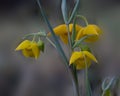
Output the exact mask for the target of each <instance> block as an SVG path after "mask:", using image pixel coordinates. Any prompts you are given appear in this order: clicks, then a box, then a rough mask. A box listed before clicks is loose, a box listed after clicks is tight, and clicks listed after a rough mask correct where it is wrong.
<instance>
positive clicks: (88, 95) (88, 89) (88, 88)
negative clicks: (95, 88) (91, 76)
mask: <svg viewBox="0 0 120 96" xmlns="http://www.w3.org/2000/svg"><path fill="white" fill-rule="evenodd" d="M83 56H84V61H85V84H86V93H87V95H86V96H91V93H90V86H89V80H88V65H87V60H86V57H85V55H84V54H83Z"/></svg>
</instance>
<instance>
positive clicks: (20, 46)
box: [15, 40, 31, 51]
mask: <svg viewBox="0 0 120 96" xmlns="http://www.w3.org/2000/svg"><path fill="white" fill-rule="evenodd" d="M30 43H31V42H30V41H29V40H25V41H23V42H22V43H20V45H18V47H17V48H16V49H15V50H16V51H18V50H22V49H25V48H27V47H28V46H30Z"/></svg>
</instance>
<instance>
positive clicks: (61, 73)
mask: <svg viewBox="0 0 120 96" xmlns="http://www.w3.org/2000/svg"><path fill="white" fill-rule="evenodd" d="M41 1H42V6H43V8H44V10H45V11H46V14H47V16H48V18H49V20H50V22H51V24H52V26H53V27H54V26H57V25H58V24H62V23H63V19H62V15H61V10H60V4H61V0H41ZM73 6H74V0H68V7H69V10H72V8H73ZM79 13H80V14H81V15H84V16H85V17H87V19H88V21H89V23H94V24H97V25H99V26H100V27H101V29H102V30H103V34H102V36H101V38H100V40H99V41H98V42H96V43H92V44H91V45H90V47H91V48H92V49H93V53H94V54H95V56H96V57H97V59H98V61H99V64H98V65H96V64H93V65H92V66H91V68H90V69H89V75H90V80H91V85H92V90H93V95H94V96H98V95H99V93H100V92H101V82H102V80H103V79H104V78H105V77H107V76H119V73H120V71H119V69H120V64H119V63H120V59H119V58H120V51H119V49H120V44H119V41H120V38H119V36H120V0H80V9H79ZM80 22H81V21H80ZM41 29H44V30H45V31H46V32H49V30H48V27H47V26H46V24H45V23H44V20H43V18H42V16H41V14H40V11H39V7H38V5H37V3H36V1H35V0H0V96H73V89H72V82H71V79H70V76H69V73H67V72H66V71H65V66H64V62H63V61H62V59H61V58H60V56H59V54H58V53H57V51H56V50H55V49H54V48H53V47H52V46H51V45H50V44H49V43H48V42H46V44H45V45H46V48H45V53H44V54H43V53H41V56H40V58H39V59H38V60H34V59H32V58H25V57H23V55H22V54H21V53H20V52H15V50H14V49H15V48H16V47H17V45H18V44H19V43H20V42H21V41H22V37H23V36H24V35H26V34H28V33H32V32H39V31H40V30H41ZM63 48H64V49H65V51H66V53H67V47H66V46H65V45H63ZM78 76H79V85H80V93H81V94H82V95H84V92H83V91H84V70H81V71H78ZM81 91H82V92H81ZM113 94H114V95H113V96H119V95H120V92H119V89H116V87H115V88H114V89H113Z"/></svg>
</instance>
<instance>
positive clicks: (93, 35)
mask: <svg viewBox="0 0 120 96" xmlns="http://www.w3.org/2000/svg"><path fill="white" fill-rule="evenodd" d="M101 33H102V31H101V29H100V28H99V27H98V26H97V25H92V24H90V25H87V26H86V27H83V28H81V30H79V32H78V34H77V37H76V40H79V39H80V38H82V37H84V36H89V37H88V38H87V39H85V41H86V42H94V41H96V40H98V38H99V36H100V34H101Z"/></svg>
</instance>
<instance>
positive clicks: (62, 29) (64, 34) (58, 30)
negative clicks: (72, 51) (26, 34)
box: [48, 24, 82, 44]
mask: <svg viewBox="0 0 120 96" xmlns="http://www.w3.org/2000/svg"><path fill="white" fill-rule="evenodd" d="M75 28H76V32H78V31H79V30H80V29H81V28H82V27H81V26H79V25H77V24H76V25H75ZM72 29H73V24H69V31H70V35H71V34H72ZM53 30H54V32H55V34H56V35H57V36H59V37H60V39H61V40H62V41H63V42H64V43H65V44H67V43H68V31H67V27H66V24H62V25H59V26H57V27H55V28H54V29H53ZM48 35H50V33H48Z"/></svg>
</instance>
